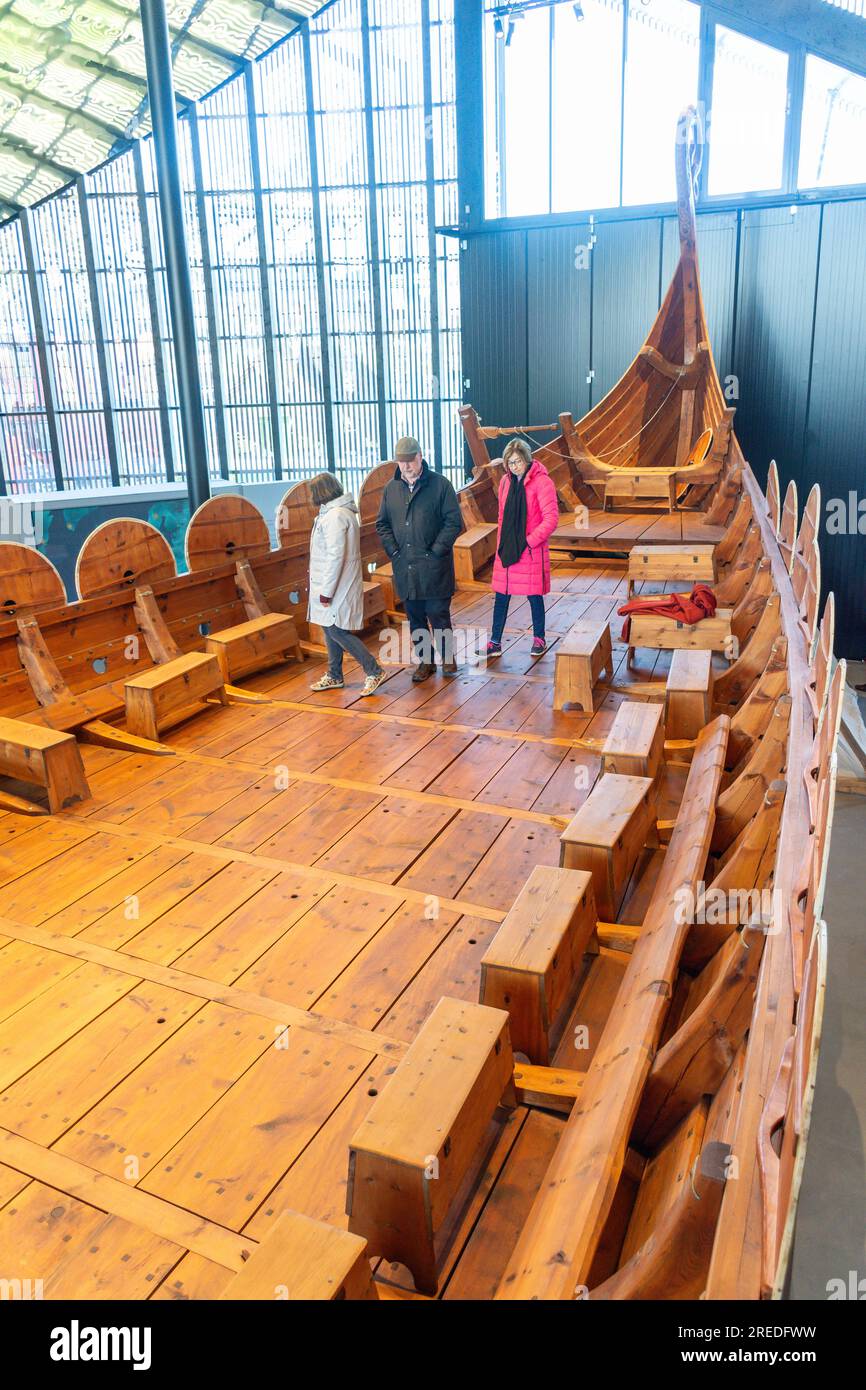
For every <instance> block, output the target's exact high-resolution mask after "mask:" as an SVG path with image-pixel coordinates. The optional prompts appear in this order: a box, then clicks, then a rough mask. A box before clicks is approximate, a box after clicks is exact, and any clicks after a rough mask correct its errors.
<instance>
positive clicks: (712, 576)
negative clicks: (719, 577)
mask: <svg viewBox="0 0 866 1390" xmlns="http://www.w3.org/2000/svg"><path fill="white" fill-rule="evenodd" d="M714 551H715V546H712V545H645V544H640V545H636V546H633V547H632V550H631V551H630V552H629V557H628V596H629V598H631V597H632V594H633V593H634V586H635V584H640V583H641V582H643V581H648V582H651V583H653V584H663V583H667V582H668V581H669V580H673V581H676V582H680V581H682V582H684V583H686V584H688V583H693V584H714V583H715V580H716V565H715V560H714V558H713V557H714Z"/></svg>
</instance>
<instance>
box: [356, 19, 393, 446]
mask: <svg viewBox="0 0 866 1390" xmlns="http://www.w3.org/2000/svg"><path fill="white" fill-rule="evenodd" d="M361 61H362V67H363V73H364V128H365V133H366V137H367V140H366V143H367V201H368V208H369V213H368V217H369V228H370V289H371V292H372V296H373V335H374V343H373V346H374V349H375V358H376V403H377V415H378V420H379V457H380V459H386V458H388V457H390V454H389V449H388V408H387V404H386V401H385V395H386V387H385V337H384V326H383V319H382V273H381V263H380V257H381V252H380V242H379V204H378V198H377V184H376V145H375V139H376V131H375V122H374V120H373V73H372V63H371V58H370V12H369V5H368V0H361Z"/></svg>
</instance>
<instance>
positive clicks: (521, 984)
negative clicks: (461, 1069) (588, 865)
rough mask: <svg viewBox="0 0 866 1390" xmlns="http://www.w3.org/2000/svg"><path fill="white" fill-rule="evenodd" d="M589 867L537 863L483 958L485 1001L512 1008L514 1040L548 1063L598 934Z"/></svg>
mask: <svg viewBox="0 0 866 1390" xmlns="http://www.w3.org/2000/svg"><path fill="white" fill-rule="evenodd" d="M596 920H597V917H596V910H595V895H594V893H593V890H592V877H591V875H590V874H589V873H588V872H579V871H575V870H573V869H556V868H552V867H550V866H548V865H546V864H536V866H535V868H534V869H533V870H532V873H531V874H530V875H529V878H528V879H527V881H526V883H525V884H524V886H523V888H522V889H521V891H520V893H519V895H518V897H517V900H516V902H515V903H514V906H513V907H512V909H511V911H510V912H509V913H508V916H507V917H506V918H505V921H504V922H503V923H502V926H501V927H500V928H499V930H498V932H497V933H496V935H495V937H494V938H493V940H492V941H491V943H490V945H489V946H488V948H487V951H486V952H485V954H484V957H483V959H482V961H481V992H480V999H481V1003H482V1004H487V1005H489V1006H490V1007H491V1008H494V1009H506V1010H507V1011H508V1016H509V1020H510V1025H509V1027H510V1033H511V1046H512V1048H513V1050H514V1051H515V1052H522V1053H523V1054H524V1055H525V1056H526V1057H528V1058H529V1060H530V1062H538V1063H541V1064H542V1065H545V1066H546V1065H547V1064H548V1062H549V1061H550V1058H551V1056H552V1054H553V1053H554V1052H555V1050H556V1046H557V1043H558V1041H559V1038H560V1035H561V1033H562V1027H563V1025H564V1023H565V1021H566V1020H567V1018H568V1014H569V1009H570V1007H571V1005H572V1004H573V1003H574V996H575V993H576V991H577V988H578V986H579V984H580V979H581V974H582V966H583V958H584V955H585V954H586V952H587V951H588V950H589V949H590V946H591V943H592V941H593V938H594V936H595V924H596Z"/></svg>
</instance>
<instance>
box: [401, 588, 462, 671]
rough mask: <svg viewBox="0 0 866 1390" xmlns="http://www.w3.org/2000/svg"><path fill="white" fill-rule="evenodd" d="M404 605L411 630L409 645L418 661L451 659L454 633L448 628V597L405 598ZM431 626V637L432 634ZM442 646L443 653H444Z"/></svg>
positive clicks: (432, 664) (428, 662)
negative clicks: (436, 656)
mask: <svg viewBox="0 0 866 1390" xmlns="http://www.w3.org/2000/svg"><path fill="white" fill-rule="evenodd" d="M403 607H404V609H405V610H406V617H407V619H408V622H409V629H410V631H411V633H412V645H413V646H414V648H415V655H416V657H417V658H418V660H419V662H424V663H426V664H427V665H430V666H434V665H435V664H436V659H435V655H434V643H435V654H436V655H438V657H439V660H440V661H443V660H444V661H452V660H453V658H454V633H453V632H452V630H451V604H450V602H449V600H448V599H447V598H412V599H405V600H404V603H403ZM431 629H432V636H431ZM443 647H444V655H443Z"/></svg>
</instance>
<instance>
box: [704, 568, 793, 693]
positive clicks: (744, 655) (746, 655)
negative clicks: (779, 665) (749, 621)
mask: <svg viewBox="0 0 866 1390" xmlns="http://www.w3.org/2000/svg"><path fill="white" fill-rule="evenodd" d="M780 608H781V598H780V596H779V593H778V590H776V591H775V592H774V593H772V594H771V595H770V597H769V598H768V599H767V602H766V605H765V607H764V611H763V613H762V614H761V619H760V622H759V623H758V626H757V627H756V628H755V631H754V632H753V633H752V636H751V638H750V639H749V643H748V645H747V647H746V649H745V651H743V652H741V653H740V655H739V656H738V657H737V660H736V661H735V662H733V664H732V665H731V666H730V667H729V668H728V670H727V671H723V672H722V674H721V675H720V676H717V677H716V680H715V683H714V685H713V698H714V700H715V702H716V704H717V705H718V706H721V707H722V708H730V707H731V706H734V705H739V703H740V701H741V700H742V699H743V698H744V696H745V695H747V694H748V692H749V691H750V690H751V688H752V686H753V684H754V682H755V681H756V680H757V679H758V677H759V676H760V674H761V672H762V671H763V670H764V668H765V666H766V664H767V661H768V660H769V657H770V653H771V651H772V649H773V643H774V642H775V641H776V639H777V637H778V636H779V635H780V632H781V621H780Z"/></svg>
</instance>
